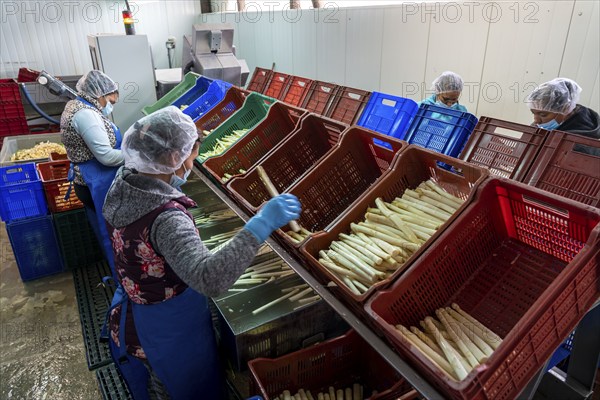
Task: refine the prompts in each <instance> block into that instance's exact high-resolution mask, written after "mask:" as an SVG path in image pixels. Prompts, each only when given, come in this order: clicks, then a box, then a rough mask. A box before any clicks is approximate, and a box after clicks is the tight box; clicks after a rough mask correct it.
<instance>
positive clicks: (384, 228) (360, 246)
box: [319, 180, 463, 295]
mask: <svg viewBox="0 0 600 400" xmlns="http://www.w3.org/2000/svg"><path fill="white" fill-rule="evenodd" d="M462 203H463V200H462V199H460V198H458V197H456V196H453V195H451V194H450V193H448V192H446V191H445V190H444V189H443V188H442V187H440V186H439V185H437V184H436V183H435V182H433V181H432V180H428V181H425V182H422V183H421V184H420V185H419V186H418V187H417V188H416V189H415V190H411V189H407V190H405V191H404V194H403V195H402V197H401V198H398V197H396V198H395V199H394V200H393V201H392V202H391V203H386V202H385V201H383V200H382V199H381V198H378V199H376V200H375V205H376V208H369V209H367V213H366V215H365V220H364V221H363V222H360V223H358V224H355V223H352V224H350V229H351V231H352V233H350V234H344V233H342V234H340V235H339V239H338V240H336V241H333V242H331V245H330V246H329V249H328V250H327V251H325V250H321V251H320V252H319V257H320V258H319V263H320V264H321V265H322V266H323V267H325V268H326V269H327V270H329V271H330V272H331V273H332V274H333V275H335V276H336V277H338V278H339V279H340V280H341V281H342V282H343V283H344V284H345V285H346V286H347V287H348V289H350V290H351V291H352V293H354V294H356V295H361V294H363V293H365V292H366V291H367V290H369V288H370V287H371V286H372V285H374V284H375V283H377V282H380V281H381V280H384V279H386V278H388V277H389V276H390V275H391V274H393V273H394V272H395V271H396V270H397V269H398V268H399V267H401V266H402V265H403V264H404V263H405V262H406V261H407V260H408V259H409V258H410V257H411V256H412V255H413V254H414V253H415V252H416V251H417V250H418V249H419V248H420V247H421V245H422V244H423V243H425V242H426V241H427V240H428V239H429V238H430V237H431V236H433V234H434V233H435V231H436V230H437V229H438V228H439V227H440V226H442V225H443V224H444V222H446V221H447V220H448V219H449V218H450V217H451V216H452V214H453V213H454V212H455V211H456V210H457V209H458V208H459V207H460V206H461V205H462Z"/></svg>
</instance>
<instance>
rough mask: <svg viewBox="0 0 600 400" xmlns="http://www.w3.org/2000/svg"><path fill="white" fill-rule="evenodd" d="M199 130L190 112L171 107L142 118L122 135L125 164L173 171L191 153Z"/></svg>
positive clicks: (144, 169) (145, 169)
mask: <svg viewBox="0 0 600 400" xmlns="http://www.w3.org/2000/svg"><path fill="white" fill-rule="evenodd" d="M197 140H198V130H197V128H196V125H195V124H194V122H193V121H192V118H191V117H190V116H189V115H186V114H184V113H182V112H181V110H180V109H179V108H177V107H175V106H169V107H166V108H163V109H160V110H158V111H155V112H153V113H152V114H150V115H148V116H146V117H144V118H142V119H140V120H139V121H137V122H136V123H134V124H133V125H132V126H131V127H130V128H129V129H128V130H127V132H125V135H124V136H123V145H122V151H123V157H124V158H125V166H126V167H128V168H133V169H135V170H137V171H139V172H144V173H147V174H172V173H173V172H175V171H177V170H178V169H179V168H181V165H182V164H183V162H184V161H185V160H186V159H187V158H188V157H189V156H190V155H191V154H192V149H193V147H194V142H196V141H197Z"/></svg>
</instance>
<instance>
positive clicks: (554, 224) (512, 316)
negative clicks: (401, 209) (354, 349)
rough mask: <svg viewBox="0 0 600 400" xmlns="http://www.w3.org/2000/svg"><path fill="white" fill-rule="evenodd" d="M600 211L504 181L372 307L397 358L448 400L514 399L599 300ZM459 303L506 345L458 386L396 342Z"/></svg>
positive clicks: (488, 186)
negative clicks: (403, 331)
mask: <svg viewBox="0 0 600 400" xmlns="http://www.w3.org/2000/svg"><path fill="white" fill-rule="evenodd" d="M599 221H600V209H596V208H593V207H590V206H586V205H583V204H581V203H577V202H575V201H572V200H569V199H563V198H560V197H558V196H556V195H553V194H551V193H548V192H544V191H542V190H540V189H536V188H533V187H531V186H527V185H525V184H523V183H519V182H515V181H512V180H508V179H504V178H494V179H490V180H488V181H486V182H485V183H484V184H482V185H481V187H480V188H479V190H478V192H477V196H476V198H475V200H474V201H473V202H472V203H471V205H469V206H468V207H467V209H466V210H465V211H464V212H463V213H462V214H461V215H460V216H459V217H458V218H457V219H456V221H455V222H454V224H453V225H452V226H451V227H450V228H449V229H446V231H445V232H443V233H442V235H440V236H439V237H438V239H437V241H436V243H435V246H431V247H429V249H427V251H426V252H425V253H423V254H422V255H421V257H420V258H419V259H418V260H417V261H416V262H415V263H414V264H413V265H412V267H411V268H410V269H409V270H408V271H407V272H406V273H405V274H404V275H402V276H401V277H400V279H399V280H398V281H397V282H395V283H394V285H393V286H391V287H390V288H389V289H388V290H385V291H382V292H379V293H377V294H375V295H374V296H373V297H372V298H371V299H370V300H369V301H368V302H367V305H366V307H365V309H366V311H367V312H368V314H369V315H370V316H371V317H372V318H373V319H374V323H375V324H376V325H377V326H379V329H381V330H382V331H383V333H384V334H385V335H386V337H387V338H388V339H389V340H390V342H391V343H392V344H393V345H394V347H395V348H396V349H397V350H398V352H399V353H400V355H401V356H402V357H403V358H404V359H405V360H407V362H410V363H412V364H413V365H414V366H415V367H416V368H418V369H419V370H420V371H421V373H422V374H423V376H424V377H425V378H426V379H428V380H429V381H430V382H431V383H433V384H434V385H435V386H437V387H438V388H439V389H440V391H442V392H443V393H444V394H445V395H446V396H447V397H448V398H459V399H492V398H493V399H514V398H516V397H517V395H518V394H519V392H520V391H521V390H522V389H523V388H524V387H525V386H526V385H527V384H528V383H529V381H530V380H531V379H532V377H533V376H534V375H535V374H536V373H537V372H538V371H539V370H540V368H542V366H543V365H544V363H545V362H546V360H548V359H549V358H550V356H551V355H552V353H553V352H554V350H555V349H556V348H558V347H559V346H560V345H561V343H562V341H563V340H564V339H565V338H566V337H567V336H568V335H569V333H570V332H571V331H572V330H573V328H575V326H576V325H577V323H578V322H579V321H580V320H581V318H583V316H584V315H585V313H586V312H587V311H588V310H589V308H590V307H591V306H592V304H594V302H595V301H597V300H598V298H599V295H600V250H599V244H598V236H599V235H600V225H598V222H599ZM452 303H458V305H459V306H460V307H461V308H462V309H463V310H465V311H466V312H468V313H469V314H470V315H472V316H473V317H474V318H476V319H477V320H479V321H480V322H481V323H482V324H483V325H485V326H486V327H487V328H489V329H491V330H492V331H493V332H495V333H496V334H498V335H499V336H500V337H502V338H503V342H502V344H500V346H499V347H498V348H497V349H496V350H495V351H494V353H493V354H492V355H491V356H490V357H489V359H488V360H487V361H486V362H485V363H483V364H482V365H480V366H479V367H477V368H476V369H475V370H473V371H471V372H470V373H469V374H468V375H467V377H466V378H465V379H464V380H463V381H461V382H456V381H454V380H452V379H450V378H449V377H447V376H446V375H445V374H444V373H443V372H441V371H440V370H439V369H437V368H436V367H434V366H433V365H432V364H431V362H430V361H429V359H428V358H426V357H424V356H423V355H422V354H421V353H420V352H418V351H416V350H415V348H414V347H412V346H411V345H409V344H408V343H406V342H405V341H404V340H403V339H401V338H400V337H399V336H397V335H396V331H395V328H394V326H395V325H396V324H402V325H404V326H411V325H415V326H419V321H420V320H422V319H423V318H425V317H426V316H428V315H430V316H431V315H435V310H436V309H438V308H439V307H447V306H450V305H451V304H452Z"/></svg>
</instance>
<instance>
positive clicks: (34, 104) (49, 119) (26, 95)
mask: <svg viewBox="0 0 600 400" xmlns="http://www.w3.org/2000/svg"><path fill="white" fill-rule="evenodd" d="M19 86H20V87H21V92H22V93H23V95H24V96H25V98H26V99H27V101H28V102H29V104H30V105H31V107H33V109H34V110H35V111H37V113H38V114H40V115H41V116H42V117H43V118H44V119H46V120H48V121H50V122H52V123H53V124H56V125H60V121H58V120H55V119H54V118H52V117H51V116H49V115H48V114H46V113H45V112H44V111H43V110H42V109H41V108H40V107H39V106H38V105H37V104H36V102H35V101H33V99H32V98H31V96H30V95H29V92H28V91H27V89H26V88H25V84H23V83H19Z"/></svg>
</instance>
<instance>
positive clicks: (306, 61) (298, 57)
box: [282, 10, 317, 77]
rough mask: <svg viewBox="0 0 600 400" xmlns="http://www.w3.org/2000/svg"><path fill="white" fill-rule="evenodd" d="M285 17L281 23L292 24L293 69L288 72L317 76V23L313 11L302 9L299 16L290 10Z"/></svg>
mask: <svg viewBox="0 0 600 400" xmlns="http://www.w3.org/2000/svg"><path fill="white" fill-rule="evenodd" d="M285 15H286V14H285V11H284V16H285ZM285 18H287V21H286V20H285V19H284V21H283V23H287V24H290V25H291V26H292V49H293V51H292V58H293V63H294V69H293V70H292V71H288V72H290V73H292V74H294V75H299V76H306V77H311V76H317V23H315V20H314V11H313V10H302V13H301V14H300V17H299V18H298V17H297V16H294V14H293V13H292V12H291V11H290V13H289V14H288V15H287V16H286V17H285ZM282 72H286V71H282Z"/></svg>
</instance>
